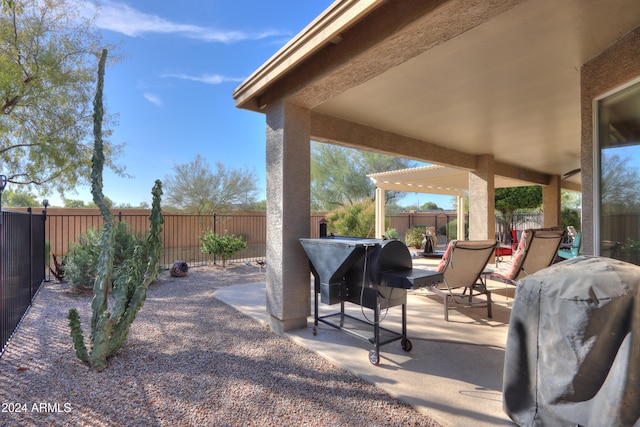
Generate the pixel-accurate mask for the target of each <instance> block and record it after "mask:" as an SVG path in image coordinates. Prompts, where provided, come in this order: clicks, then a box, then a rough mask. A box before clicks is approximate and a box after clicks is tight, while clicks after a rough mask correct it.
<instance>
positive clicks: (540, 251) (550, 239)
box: [488, 227, 564, 285]
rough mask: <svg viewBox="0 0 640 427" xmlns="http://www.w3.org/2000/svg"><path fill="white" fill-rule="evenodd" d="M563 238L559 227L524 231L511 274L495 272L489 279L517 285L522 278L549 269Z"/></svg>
mask: <svg viewBox="0 0 640 427" xmlns="http://www.w3.org/2000/svg"><path fill="white" fill-rule="evenodd" d="M563 238H564V231H562V230H561V229H560V228H558V227H552V228H539V229H528V230H524V231H523V232H522V235H521V236H520V242H519V243H518V249H516V251H515V253H514V254H513V256H512V258H511V259H512V261H511V268H510V269H509V272H507V273H506V274H502V273H500V272H494V273H491V274H489V275H488V278H489V279H491V280H497V281H499V282H504V283H507V284H510V285H515V284H516V283H517V282H518V280H520V278H522V277H525V276H528V275H530V274H533V273H535V272H536V271H539V270H542V269H543V268H547V267H549V266H550V265H551V264H553V261H554V260H555V258H556V254H557V253H558V248H559V247H560V243H561V242H562V239H563Z"/></svg>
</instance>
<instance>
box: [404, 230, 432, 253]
mask: <svg viewBox="0 0 640 427" xmlns="http://www.w3.org/2000/svg"><path fill="white" fill-rule="evenodd" d="M426 229H427V228H426V227H425V226H424V225H414V226H411V227H409V228H408V229H407V231H406V232H405V235H404V243H405V244H406V245H407V246H408V247H415V248H416V249H422V241H423V240H424V233H425V230H426Z"/></svg>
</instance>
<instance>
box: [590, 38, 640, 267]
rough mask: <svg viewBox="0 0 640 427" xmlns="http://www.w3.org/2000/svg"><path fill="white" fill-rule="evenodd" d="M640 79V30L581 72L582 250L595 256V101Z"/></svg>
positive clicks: (611, 48) (606, 50) (597, 58)
mask: <svg viewBox="0 0 640 427" xmlns="http://www.w3.org/2000/svg"><path fill="white" fill-rule="evenodd" d="M638 77H640V27H636V28H635V29H634V30H632V31H630V32H629V33H628V34H627V35H625V36H624V37H622V38H621V39H620V40H619V41H618V42H616V43H614V44H613V45H611V46H610V47H608V48H607V49H605V50H604V51H603V52H602V53H601V54H600V55H598V56H597V57H595V58H593V59H592V60H590V61H589V62H587V63H585V64H584V65H583V66H582V69H581V100H580V101H581V110H582V145H581V147H582V148H581V159H580V162H581V168H582V231H583V234H582V250H583V253H584V254H587V255H588V254H594V239H595V229H596V227H598V226H599V219H598V218H594V208H595V206H596V203H598V201H597V200H595V199H594V188H595V185H596V182H597V176H594V166H596V165H594V148H595V147H594V123H593V118H594V111H593V108H594V99H595V98H596V97H599V96H601V95H603V94H605V93H607V92H609V91H612V90H614V89H616V88H617V87H620V86H622V85H624V84H625V83H627V82H629V81H631V80H634V79H636V78H638Z"/></svg>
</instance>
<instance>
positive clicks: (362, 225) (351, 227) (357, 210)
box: [327, 199, 376, 237]
mask: <svg viewBox="0 0 640 427" xmlns="http://www.w3.org/2000/svg"><path fill="white" fill-rule="evenodd" d="M327 220H328V221H329V224H328V225H329V227H328V229H329V230H328V231H329V232H331V233H334V234H336V235H338V236H350V237H373V236H374V234H375V221H376V210H375V205H374V203H373V201H371V199H367V200H363V201H361V202H355V203H352V204H347V205H344V206H341V207H339V208H338V209H336V210H334V211H333V212H331V213H329V214H328V215H327Z"/></svg>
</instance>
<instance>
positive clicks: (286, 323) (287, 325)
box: [269, 316, 307, 335]
mask: <svg viewBox="0 0 640 427" xmlns="http://www.w3.org/2000/svg"><path fill="white" fill-rule="evenodd" d="M306 327H307V318H306V317H298V318H295V319H287V320H282V319H278V318H277V317H274V316H270V317H269V328H270V329H271V331H273V332H275V333H276V334H278V335H284V334H285V332H287V331H292V330H294V329H304V328H306Z"/></svg>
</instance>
